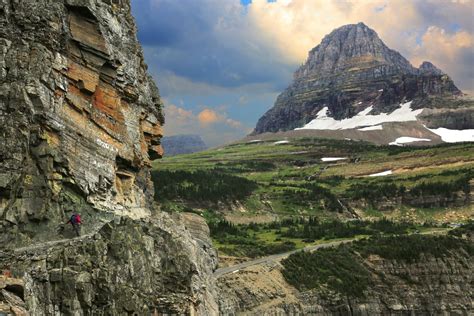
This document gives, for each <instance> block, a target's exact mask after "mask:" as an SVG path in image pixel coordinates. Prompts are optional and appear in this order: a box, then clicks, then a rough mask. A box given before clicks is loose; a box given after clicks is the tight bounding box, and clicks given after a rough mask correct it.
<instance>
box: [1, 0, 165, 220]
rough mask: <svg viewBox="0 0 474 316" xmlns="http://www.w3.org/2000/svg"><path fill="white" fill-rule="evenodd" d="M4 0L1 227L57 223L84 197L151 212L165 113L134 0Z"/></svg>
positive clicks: (107, 206)
mask: <svg viewBox="0 0 474 316" xmlns="http://www.w3.org/2000/svg"><path fill="white" fill-rule="evenodd" d="M2 7H3V9H2V10H1V11H0V19H1V20H0V23H1V28H0V47H1V49H0V66H1V67H0V70H1V71H0V74H1V76H0V111H1V112H0V126H1V127H2V139H3V140H4V141H3V142H2V143H1V145H0V155H1V156H2V162H1V167H0V200H1V202H0V205H1V206H2V208H1V212H0V218H1V219H2V220H3V221H4V223H5V224H4V225H8V224H6V223H10V224H15V225H21V224H25V223H28V222H32V221H34V222H35V223H43V222H51V221H52V220H54V219H55V218H56V217H63V211H64V210H65V208H67V207H69V206H73V207H74V208H75V209H77V207H79V206H78V204H79V203H78V201H83V202H84V203H85V204H88V205H90V206H92V207H94V208H96V209H102V210H106V211H113V212H115V213H117V212H120V213H122V214H128V215H131V216H135V217H143V216H146V215H147V214H148V213H149V211H148V207H149V205H150V202H151V194H152V193H151V192H152V190H150V187H151V183H150V179H149V172H148V167H149V165H150V161H151V160H153V159H156V158H158V157H160V156H161V154H162V152H161V147H160V138H161V133H162V132H161V125H162V123H163V116H162V113H161V105H160V98H159V94H158V90H157V88H156V86H155V84H154V83H153V81H152V80H151V79H150V78H149V77H148V75H147V73H146V65H145V64H144V62H143V55H142V50H141V47H140V45H139V44H138V42H137V40H136V37H135V24H134V21H133V18H132V17H131V14H130V4H129V2H128V1H113V2H112V3H111V2H110V1H86V0H83V1H79V0H67V1H66V0H65V1H20V2H18V1H7V0H3V6H2ZM33 12H34V14H32V13H33Z"/></svg>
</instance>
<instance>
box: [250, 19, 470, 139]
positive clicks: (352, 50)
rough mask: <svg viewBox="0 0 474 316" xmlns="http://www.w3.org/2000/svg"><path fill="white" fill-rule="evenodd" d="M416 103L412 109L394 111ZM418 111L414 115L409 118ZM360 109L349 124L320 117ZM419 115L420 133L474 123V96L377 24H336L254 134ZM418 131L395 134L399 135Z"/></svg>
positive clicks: (338, 117) (384, 121)
mask: <svg viewBox="0 0 474 316" xmlns="http://www.w3.org/2000/svg"><path fill="white" fill-rule="evenodd" d="M408 102H411V103H410V104H409V107H408V109H407V111H405V112H406V113H404V114H405V116H402V117H400V116H396V115H395V116H393V115H391V114H392V113H393V112H394V111H395V110H397V109H399V108H400V105H401V104H406V103H408ZM417 110H418V112H416V111H417ZM364 111H365V112H364ZM410 114H412V116H413V117H411V116H410V117H409V118H407V117H406V116H407V115H408V116H409V115H410ZM358 115H359V116H364V118H363V119H361V118H360V117H357V122H356V124H349V125H348V126H327V124H326V125H325V124H324V123H323V124H321V123H320V121H327V119H328V118H330V119H332V120H334V121H336V122H343V123H345V122H346V121H344V120H348V119H351V118H355V117H356V116H358ZM375 116H378V117H376V118H374V117H375ZM318 119H319V121H318ZM411 121H415V122H418V123H419V124H418V126H417V128H416V129H415V132H416V133H414V134H413V133H412V134H413V135H416V136H417V137H421V136H425V137H426V136H427V135H428V136H432V137H433V139H436V138H437V137H438V136H441V137H443V135H441V134H440V133H438V136H437V135H435V134H436V131H433V130H434V129H438V128H448V129H474V101H473V100H472V99H469V98H466V97H465V96H464V95H463V94H462V92H461V91H460V90H459V89H458V88H457V87H456V86H455V84H454V83H453V81H452V80H451V78H450V77H449V76H448V75H446V74H445V73H444V72H443V71H441V70H440V69H438V68H436V66H434V65H433V64H431V63H430V62H427V61H425V62H423V63H422V65H421V66H420V67H419V68H415V67H413V66H412V65H411V64H410V62H409V61H408V60H407V59H405V58H404V57H403V56H402V55H400V54H399V53H398V52H396V51H394V50H392V49H390V48H388V47H387V46H386V45H385V44H384V43H383V41H382V40H381V39H380V38H379V37H378V35H377V33H376V32H375V31H374V30H372V29H370V28H369V27H367V26H366V25H365V24H363V23H358V24H350V25H345V26H342V27H340V28H338V29H336V30H334V31H333V32H331V33H330V34H329V35H327V36H325V37H324V38H323V40H322V42H321V43H320V44H319V45H318V46H316V47H315V48H313V49H312V50H311V51H310V52H309V56H308V59H307V61H306V62H305V63H304V64H303V65H302V66H301V67H300V68H299V69H298V70H297V71H296V72H295V74H294V81H293V83H292V84H291V85H290V86H289V87H288V88H287V89H286V90H285V91H284V92H283V93H281V94H280V95H279V96H278V98H277V100H276V102H275V105H274V107H273V108H271V109H270V110H269V111H268V112H267V113H265V115H263V116H262V117H261V118H260V120H259V121H258V123H257V126H256V128H255V130H254V132H253V134H254V135H255V134H262V133H266V132H272V133H274V132H281V131H290V130H294V129H297V128H305V129H310V130H321V131H322V130H346V129H355V128H364V127H367V126H374V125H377V124H380V127H381V126H382V124H386V125H393V123H394V122H411ZM309 123H312V124H309ZM423 124H424V125H426V126H427V127H428V128H430V129H432V130H431V131H430V130H427V129H426V128H424V127H423ZM343 125H344V124H343ZM367 134H371V133H367ZM413 135H400V134H393V133H392V134H391V137H395V136H397V137H399V136H413ZM395 138H396V137H395ZM443 140H444V139H443Z"/></svg>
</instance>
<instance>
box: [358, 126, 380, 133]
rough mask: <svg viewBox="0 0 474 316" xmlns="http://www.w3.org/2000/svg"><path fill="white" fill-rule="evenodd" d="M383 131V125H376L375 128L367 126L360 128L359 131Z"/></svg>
mask: <svg viewBox="0 0 474 316" xmlns="http://www.w3.org/2000/svg"><path fill="white" fill-rule="evenodd" d="M381 130H383V127H382V125H375V126H367V127H364V128H359V129H358V131H362V132H366V131H381Z"/></svg>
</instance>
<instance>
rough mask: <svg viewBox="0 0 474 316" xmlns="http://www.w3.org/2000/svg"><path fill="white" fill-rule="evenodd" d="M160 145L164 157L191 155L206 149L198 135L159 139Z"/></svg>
mask: <svg viewBox="0 0 474 316" xmlns="http://www.w3.org/2000/svg"><path fill="white" fill-rule="evenodd" d="M161 145H162V146H163V150H164V153H165V155H166V156H175V155H181V154H191V153H195V152H198V151H203V150H205V149H207V146H206V144H205V143H204V141H203V140H202V138H201V136H199V135H174V136H165V137H163V138H162V139H161Z"/></svg>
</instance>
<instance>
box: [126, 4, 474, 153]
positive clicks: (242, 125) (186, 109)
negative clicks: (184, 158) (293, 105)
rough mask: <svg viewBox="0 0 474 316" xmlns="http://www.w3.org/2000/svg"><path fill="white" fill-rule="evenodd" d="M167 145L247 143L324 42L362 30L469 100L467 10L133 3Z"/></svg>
mask: <svg viewBox="0 0 474 316" xmlns="http://www.w3.org/2000/svg"><path fill="white" fill-rule="evenodd" d="M132 6H133V13H134V15H135V18H136V21H137V24H138V37H139V40H140V42H141V43H142V45H143V47H144V51H145V58H146V62H147V63H148V66H149V70H150V72H151V74H152V75H153V77H154V78H155V80H156V82H157V83H158V86H159V88H160V92H161V96H162V98H163V101H164V104H165V115H166V125H165V133H166V134H167V135H175V134H189V133H192V134H199V135H201V136H202V137H203V138H204V140H205V141H206V143H207V144H208V145H210V146H216V145H219V144H222V143H226V142H229V141H232V140H235V139H239V138H241V137H243V136H244V135H246V134H248V133H249V132H250V131H251V130H252V129H253V127H254V126H255V124H256V122H257V120H258V118H259V117H260V116H261V115H262V114H263V113H265V112H266V111H267V110H268V109H269V108H270V107H272V105H273V102H274V101H275V99H276V97H277V95H278V94H279V93H280V92H281V91H282V90H283V89H285V88H286V86H287V85H288V84H289V83H290V82H291V79H292V73H293V71H295V70H296V68H297V67H298V66H299V65H300V64H302V63H303V62H304V61H305V59H306V56H307V52H308V51H309V50H310V49H311V48H313V47H314V46H316V45H317V44H319V42H320V41H321V39H322V38H323V36H324V35H326V34H328V33H329V32H331V31H332V30H333V29H335V28H337V27H339V26H341V25H345V24H350V23H357V22H364V23H365V24H367V25H368V26H369V27H371V28H373V29H374V30H375V31H376V32H377V33H378V34H379V36H380V37H381V38H382V40H383V41H384V42H385V43H386V44H387V45H388V46H389V47H390V48H392V49H395V50H398V51H399V52H400V53H401V54H402V55H404V56H405V57H406V58H408V59H409V60H410V61H411V63H412V64H413V65H414V66H419V64H421V62H422V61H424V60H429V61H431V62H433V63H434V64H435V65H436V66H438V67H439V68H441V69H442V70H444V71H445V72H447V73H448V74H449V75H450V76H451V77H452V78H453V80H454V82H455V83H456V85H457V86H458V87H459V88H460V89H461V90H463V91H465V92H468V93H472V92H474V72H473V68H474V22H473V19H474V0H419V1H418V0H393V1H390V0H333V1H331V0H276V1H275V0H132Z"/></svg>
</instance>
